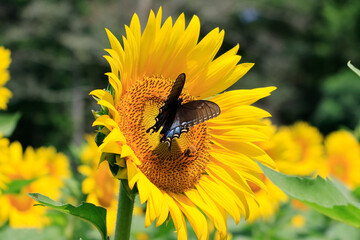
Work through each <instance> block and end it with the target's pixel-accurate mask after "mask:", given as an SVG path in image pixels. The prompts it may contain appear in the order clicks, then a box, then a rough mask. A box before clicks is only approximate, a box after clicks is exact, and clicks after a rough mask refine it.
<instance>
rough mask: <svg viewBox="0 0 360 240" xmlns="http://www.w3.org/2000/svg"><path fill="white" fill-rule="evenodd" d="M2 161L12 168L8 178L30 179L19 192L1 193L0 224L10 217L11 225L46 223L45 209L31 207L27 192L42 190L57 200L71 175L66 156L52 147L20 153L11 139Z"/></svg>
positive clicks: (16, 143) (20, 148) (16, 144)
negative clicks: (65, 181)
mask: <svg viewBox="0 0 360 240" xmlns="http://www.w3.org/2000/svg"><path fill="white" fill-rule="evenodd" d="M1 157H4V156H3V155H2V156H1ZM1 164H4V166H6V165H8V166H11V167H12V169H13V171H12V172H11V173H10V174H9V175H8V177H9V178H10V180H11V181H21V180H29V181H32V182H30V183H29V185H27V186H25V187H23V188H22V189H21V191H20V192H19V193H6V192H5V194H3V195H1V196H0V212H1V214H0V217H1V219H0V223H4V222H5V221H7V220H9V224H10V226H11V227H14V228H23V227H32V228H40V227H42V226H44V225H46V224H48V223H49V219H48V218H47V217H46V215H45V208H42V207H34V206H33V205H34V204H35V203H36V202H35V201H34V200H33V199H32V198H30V197H29V196H28V195H27V193H29V192H41V193H44V194H46V195H47V196H49V197H50V198H53V199H59V197H60V189H61V187H62V186H63V185H64V180H65V179H66V178H68V177H69V176H70V171H69V163H68V159H67V157H66V156H65V155H64V154H61V153H57V152H56V150H55V149H54V148H53V147H48V148H45V147H41V148H39V149H33V148H32V147H28V148H26V150H25V152H23V149H22V146H21V144H20V143H18V142H14V143H11V144H10V145H9V147H8V150H7V154H6V155H5V159H4V161H2V162H1ZM2 167H3V166H2V165H1V166H0V168H2Z"/></svg>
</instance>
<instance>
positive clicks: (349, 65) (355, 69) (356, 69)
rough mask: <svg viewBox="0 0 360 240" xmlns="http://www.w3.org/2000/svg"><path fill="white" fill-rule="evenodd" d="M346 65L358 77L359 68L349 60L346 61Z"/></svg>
mask: <svg viewBox="0 0 360 240" xmlns="http://www.w3.org/2000/svg"><path fill="white" fill-rule="evenodd" d="M347 65H348V67H349V68H350V69H351V70H352V71H353V72H354V73H356V74H357V75H358V76H359V77H360V70H359V69H358V68H356V67H355V66H354V65H352V64H351V61H348V63H347Z"/></svg>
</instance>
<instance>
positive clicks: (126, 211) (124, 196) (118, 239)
mask: <svg viewBox="0 0 360 240" xmlns="http://www.w3.org/2000/svg"><path fill="white" fill-rule="evenodd" d="M128 186H129V185H128V181H127V180H125V179H123V180H121V184H120V190H119V202H118V211H117V216H116V226H115V237H114V240H129V239H130V229H131V220H132V214H133V209H134V200H135V194H134V193H132V192H131V191H128V190H129V187H128Z"/></svg>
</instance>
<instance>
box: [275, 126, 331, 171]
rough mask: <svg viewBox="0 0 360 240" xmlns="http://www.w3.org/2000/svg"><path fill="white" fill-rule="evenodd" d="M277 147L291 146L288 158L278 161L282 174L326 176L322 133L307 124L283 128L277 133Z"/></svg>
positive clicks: (287, 153) (287, 154)
mask: <svg viewBox="0 0 360 240" xmlns="http://www.w3.org/2000/svg"><path fill="white" fill-rule="evenodd" d="M277 135H278V137H277V138H278V140H277V143H276V145H279V146H278V147H277V148H279V147H281V145H288V146H290V148H289V150H290V151H287V152H286V158H282V159H279V160H277V161H276V165H277V167H278V169H279V171H280V172H282V173H285V174H290V175H299V176H309V175H313V174H315V175H321V176H323V175H324V170H323V169H324V168H323V166H324V163H325V162H324V146H323V136H322V135H321V133H320V131H319V130H318V129H317V128H316V127H313V126H311V125H310V124H308V123H306V122H296V123H295V124H294V125H292V126H283V127H280V128H279V131H278V133H277Z"/></svg>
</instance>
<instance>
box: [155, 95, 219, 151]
mask: <svg viewBox="0 0 360 240" xmlns="http://www.w3.org/2000/svg"><path fill="white" fill-rule="evenodd" d="M219 114H220V107H219V106H218V105H217V104H216V103H214V102H211V101H207V100H196V101H191V102H187V103H185V104H183V105H181V106H179V108H178V109H177V112H176V115H175V118H174V121H173V122H172V124H171V125H170V126H166V125H165V126H164V129H163V130H162V132H163V133H164V136H163V137H162V138H161V141H162V142H167V143H168V144H169V148H170V147H171V141H172V140H173V139H174V138H179V137H180V135H181V134H182V133H184V132H187V131H189V128H190V127H192V126H195V125H197V124H200V123H202V122H205V121H207V120H209V119H212V118H215V117H217V116H219Z"/></svg>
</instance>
